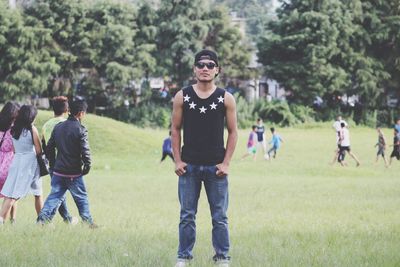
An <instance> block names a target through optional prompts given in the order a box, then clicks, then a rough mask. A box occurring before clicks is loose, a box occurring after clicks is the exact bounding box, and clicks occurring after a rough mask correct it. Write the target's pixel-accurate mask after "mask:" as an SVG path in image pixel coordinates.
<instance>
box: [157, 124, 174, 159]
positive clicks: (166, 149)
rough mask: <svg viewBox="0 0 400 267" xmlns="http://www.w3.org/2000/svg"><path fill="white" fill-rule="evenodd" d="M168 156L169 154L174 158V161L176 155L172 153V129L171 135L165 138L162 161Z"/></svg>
mask: <svg viewBox="0 0 400 267" xmlns="http://www.w3.org/2000/svg"><path fill="white" fill-rule="evenodd" d="M167 156H169V157H170V158H171V159H172V161H174V155H173V154H172V145H171V131H169V136H168V137H167V138H165V139H164V142H163V146H162V156H161V160H160V163H161V162H163V161H164V160H165V158H166V157H167Z"/></svg>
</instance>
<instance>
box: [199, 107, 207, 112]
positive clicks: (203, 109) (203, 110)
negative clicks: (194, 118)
mask: <svg viewBox="0 0 400 267" xmlns="http://www.w3.org/2000/svg"><path fill="white" fill-rule="evenodd" d="M199 110H200V113H206V110H207V109H206V108H205V107H204V106H202V107H201V108H199Z"/></svg>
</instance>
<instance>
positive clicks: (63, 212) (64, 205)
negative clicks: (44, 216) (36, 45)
mask: <svg viewBox="0 0 400 267" xmlns="http://www.w3.org/2000/svg"><path fill="white" fill-rule="evenodd" d="M49 173H50V177H51V179H52V180H53V172H52V171H51V170H50V171H49ZM57 210H58V212H59V213H60V215H61V217H62V218H63V220H64V222H71V220H72V217H71V215H70V214H69V212H68V208H67V202H66V196H65V194H64V196H63V197H62V198H61V204H60V205H59V206H58V207H56V208H55V209H54V210H53V211H52V212H51V217H52V218H53V217H54V215H55V214H56V212H57Z"/></svg>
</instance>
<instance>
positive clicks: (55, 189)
mask: <svg viewBox="0 0 400 267" xmlns="http://www.w3.org/2000/svg"><path fill="white" fill-rule="evenodd" d="M67 189H68V186H67V184H66V183H65V178H63V177H60V176H57V175H53V177H52V179H51V192H50V195H49V196H48V197H47V199H46V201H45V202H44V205H43V208H42V210H41V211H40V213H39V216H38V218H37V221H38V222H49V221H51V220H52V219H53V217H54V211H55V210H56V209H57V207H58V206H59V205H60V203H61V200H62V198H63V197H64V195H65V192H66V191H67Z"/></svg>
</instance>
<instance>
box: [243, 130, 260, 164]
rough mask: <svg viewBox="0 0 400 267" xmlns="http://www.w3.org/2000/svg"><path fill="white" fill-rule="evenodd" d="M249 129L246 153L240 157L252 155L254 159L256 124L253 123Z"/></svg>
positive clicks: (255, 154) (255, 151)
mask: <svg viewBox="0 0 400 267" xmlns="http://www.w3.org/2000/svg"><path fill="white" fill-rule="evenodd" d="M251 129H252V130H251V132H250V135H249V139H248V140H247V153H246V154H244V155H243V156H242V159H244V158H246V157H248V156H250V155H253V160H254V161H255V160H256V156H257V125H253V126H252V127H251Z"/></svg>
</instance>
